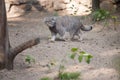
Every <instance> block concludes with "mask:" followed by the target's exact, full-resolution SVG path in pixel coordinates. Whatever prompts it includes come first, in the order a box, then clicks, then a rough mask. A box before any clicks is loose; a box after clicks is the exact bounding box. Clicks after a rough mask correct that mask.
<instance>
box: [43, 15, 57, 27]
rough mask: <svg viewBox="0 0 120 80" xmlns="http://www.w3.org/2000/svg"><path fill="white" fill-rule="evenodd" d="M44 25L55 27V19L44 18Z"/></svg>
mask: <svg viewBox="0 0 120 80" xmlns="http://www.w3.org/2000/svg"><path fill="white" fill-rule="evenodd" d="M44 23H45V24H46V25H47V26H48V27H54V26H55V25H56V18H55V17H46V18H44Z"/></svg>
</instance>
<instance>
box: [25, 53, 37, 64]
mask: <svg viewBox="0 0 120 80" xmlns="http://www.w3.org/2000/svg"><path fill="white" fill-rule="evenodd" d="M25 62H27V63H28V64H31V63H32V62H33V63H35V59H34V58H33V57H32V56H30V55H26V57H25Z"/></svg>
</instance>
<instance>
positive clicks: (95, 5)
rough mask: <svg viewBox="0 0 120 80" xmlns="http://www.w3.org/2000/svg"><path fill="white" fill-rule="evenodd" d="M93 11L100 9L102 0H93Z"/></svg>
mask: <svg viewBox="0 0 120 80" xmlns="http://www.w3.org/2000/svg"><path fill="white" fill-rule="evenodd" d="M92 9H93V11H95V10H98V9H100V0H92Z"/></svg>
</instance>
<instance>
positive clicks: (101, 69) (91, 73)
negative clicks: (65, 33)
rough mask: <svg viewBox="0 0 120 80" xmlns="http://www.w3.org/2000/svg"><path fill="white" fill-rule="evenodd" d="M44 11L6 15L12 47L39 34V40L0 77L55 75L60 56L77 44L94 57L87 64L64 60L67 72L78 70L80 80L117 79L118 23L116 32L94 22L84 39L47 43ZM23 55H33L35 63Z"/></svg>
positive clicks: (28, 79)
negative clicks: (51, 63) (11, 68)
mask: <svg viewBox="0 0 120 80" xmlns="http://www.w3.org/2000/svg"><path fill="white" fill-rule="evenodd" d="M45 16H49V14H47V13H42V12H32V13H29V14H27V15H25V16H21V17H18V18H9V19H8V26H9V34H10V35H9V36H10V42H11V45H12V47H15V46H17V45H19V44H21V43H23V42H25V41H28V40H30V39H33V38H36V37H39V38H40V43H39V44H38V45H36V46H33V47H31V48H29V49H27V50H25V51H23V52H22V53H20V54H19V55H18V56H17V57H16V58H15V62H14V70H11V71H7V70H1V71H0V80H40V78H41V77H44V76H50V77H55V76H56V75H57V73H58V67H59V64H60V61H61V59H63V58H64V56H66V55H68V54H69V53H71V51H70V49H71V48H73V47H77V48H79V49H81V50H84V51H86V52H88V53H91V54H92V55H93V56H94V57H93V59H92V60H91V63H90V64H87V63H85V62H84V61H83V62H82V63H78V62H77V61H75V63H74V61H71V60H70V61H68V62H65V66H66V70H67V71H73V72H74V71H79V72H81V76H80V77H81V80H120V26H117V31H115V30H113V26H112V23H111V26H108V27H105V29H104V30H103V31H101V32H99V31H100V30H101V29H102V27H103V25H102V23H97V24H95V25H94V27H93V30H92V31H90V32H83V33H84V34H83V36H84V37H83V38H84V39H83V41H81V42H78V41H68V42H64V41H56V42H55V43H50V42H48V38H49V36H50V32H49V30H48V28H47V27H46V26H45V25H44V23H43V18H44V17H45ZM26 55H31V56H32V57H34V58H35V64H34V63H32V64H30V65H29V64H27V63H26V62H25V57H26ZM51 61H55V66H53V67H51V69H50V70H49V69H48V67H47V66H46V65H47V64H48V63H50V62H51Z"/></svg>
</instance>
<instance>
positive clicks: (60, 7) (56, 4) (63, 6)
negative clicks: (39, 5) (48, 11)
mask: <svg viewBox="0 0 120 80" xmlns="http://www.w3.org/2000/svg"><path fill="white" fill-rule="evenodd" d="M53 9H54V10H55V11H59V10H64V9H66V4H64V3H61V2H59V1H55V2H54V5H53Z"/></svg>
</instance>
